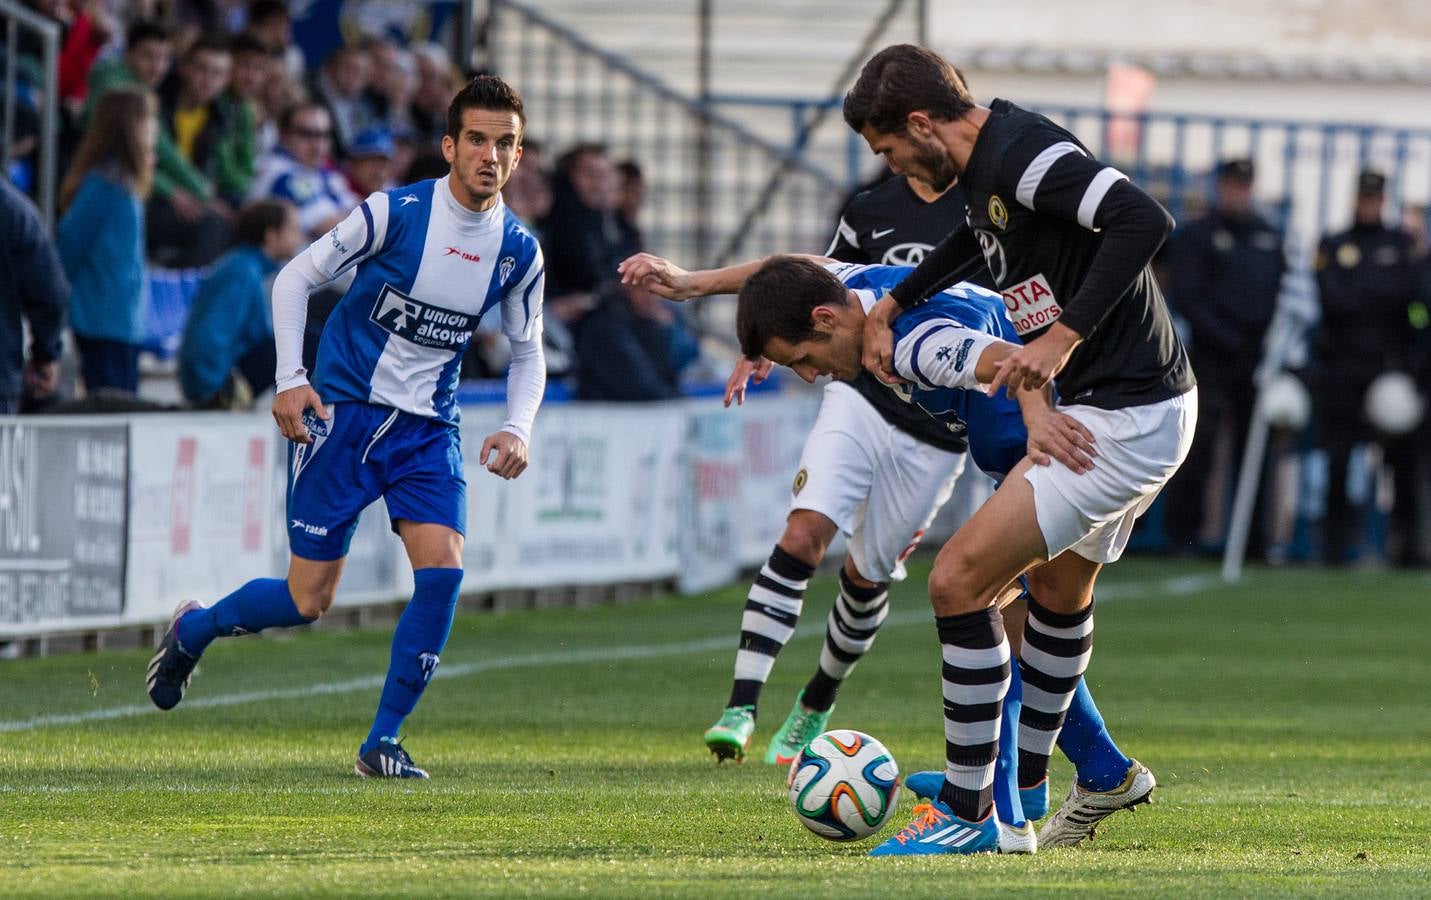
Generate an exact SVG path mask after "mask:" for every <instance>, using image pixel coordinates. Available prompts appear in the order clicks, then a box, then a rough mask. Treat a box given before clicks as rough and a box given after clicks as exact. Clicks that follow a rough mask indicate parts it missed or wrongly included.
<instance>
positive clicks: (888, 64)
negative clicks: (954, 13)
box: [844, 44, 974, 134]
mask: <svg viewBox="0 0 1431 900" xmlns="http://www.w3.org/2000/svg"><path fill="white" fill-rule="evenodd" d="M973 108H974V97H973V95H972V94H970V93H969V88H968V86H967V85H965V84H964V78H963V76H961V75H960V74H959V71H958V70H957V69H955V68H954V66H953V64H951V63H950V62H949V60H947V59H945V58H944V57H942V56H940V55H939V54H938V53H935V52H934V51H933V50H928V49H925V48H924V47H916V46H915V45H914V44H895V45H894V46H892V47H886V48H884V49H883V50H881V51H880V52H878V53H876V54H875V55H874V57H873V58H871V59H870V61H869V62H867V63H865V67H864V68H863V69H862V70H860V77H859V78H858V79H857V80H856V81H855V86H854V87H852V88H850V92H849V93H848V94H846V95H845V109H844V113H845V123H846V124H848V125H849V126H850V128H852V129H854V130H855V131H863V130H864V128H865V126H866V125H870V126H873V127H874V129H875V130H876V131H878V132H879V133H880V134H901V133H903V131H904V129H905V127H906V125H907V124H908V121H909V114H910V113H912V112H917V111H920V110H923V111H924V112H927V113H929V117H930V118H931V119H934V120H936V121H940V122H949V121H953V120H954V119H958V118H960V117H961V116H963V115H964V114H965V113H967V112H968V111H969V110H971V109H973Z"/></svg>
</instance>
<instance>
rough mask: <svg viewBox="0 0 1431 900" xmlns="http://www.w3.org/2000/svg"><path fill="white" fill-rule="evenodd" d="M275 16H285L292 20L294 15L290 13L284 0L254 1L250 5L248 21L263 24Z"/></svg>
mask: <svg viewBox="0 0 1431 900" xmlns="http://www.w3.org/2000/svg"><path fill="white" fill-rule="evenodd" d="M274 16H283V18H285V19H292V18H293V15H292V13H290V12H289V11H288V4H287V3H285V2H284V0H254V2H252V3H250V4H249V5H248V20H249V21H250V22H263V21H266V20H268V19H271V18H273V17H274Z"/></svg>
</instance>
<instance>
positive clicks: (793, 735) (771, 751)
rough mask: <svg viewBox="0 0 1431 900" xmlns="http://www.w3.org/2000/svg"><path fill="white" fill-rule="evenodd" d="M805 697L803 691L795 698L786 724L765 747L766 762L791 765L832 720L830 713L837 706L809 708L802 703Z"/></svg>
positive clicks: (786, 718)
mask: <svg viewBox="0 0 1431 900" xmlns="http://www.w3.org/2000/svg"><path fill="white" fill-rule="evenodd" d="M804 699H805V692H804V691H801V692H800V696H798V697H796V698H795V706H794V707H793V708H792V709H791V710H790V715H788V716H786V717H785V724H784V725H781V726H780V730H779V731H777V732H775V736H774V737H772V738H771V739H770V746H769V747H766V748H765V762H766V763H768V764H769V765H774V766H788V765H790V764H791V763H792V762H794V761H795V757H797V756H799V755H800V751H801V750H804V749H805V745H806V744H808V743H810V742H811V741H813V740H814V739H815V738H817V737H819V736H820V735H821V734H823V733H824V731H825V725H826V723H828V722H829V721H830V713H832V712H834V711H835V708H834V707H833V706H832V707H830V708H829V709H827V710H825V711H824V712H815V711H813V710H808V709H806V708H805V707H804V706H803V705H802V704H801V701H802V700H804Z"/></svg>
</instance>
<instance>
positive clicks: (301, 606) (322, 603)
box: [289, 587, 337, 622]
mask: <svg viewBox="0 0 1431 900" xmlns="http://www.w3.org/2000/svg"><path fill="white" fill-rule="evenodd" d="M289 592H290V593H292V594H293V606H294V607H295V608H296V609H297V610H298V614H299V615H300V616H302V617H303V618H305V619H307V620H308V621H310V622H316V621H318V619H320V618H322V616H323V614H324V613H325V612H327V611H328V607H330V606H332V605H333V598H334V596H335V595H336V593H337V592H336V591H325V592H312V591H307V592H302V593H300V592H297V591H294V590H293V589H292V588H291V587H290V588H289Z"/></svg>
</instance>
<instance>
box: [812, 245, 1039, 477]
mask: <svg viewBox="0 0 1431 900" xmlns="http://www.w3.org/2000/svg"><path fill="white" fill-rule="evenodd" d="M828 268H829V269H830V271H831V272H833V273H834V275H835V277H836V278H838V279H840V281H841V282H842V283H843V284H844V285H845V286H846V287H848V288H850V289H851V290H853V291H855V293H856V294H858V295H859V296H860V300H861V302H863V303H864V304H865V308H866V309H869V308H870V307H872V306H873V305H874V304H875V302H876V301H877V300H878V299H879V298H880V297H881V296H883V295H884V293H885V292H886V291H888V290H889V289H890V288H892V287H894V286H895V285H896V284H898V283H899V282H900V281H901V280H902V279H903V278H904V277H905V276H906V275H908V274H909V273H910V272H911V271H913V270H912V269H911V268H910V267H907V266H862V265H851V264H848V263H840V264H837V265H831V266H829V267H828ZM893 330H894V367H895V371H896V372H897V373H898V374H899V375H900V377H902V378H905V379H908V381H909V383H908V384H899V385H886V387H889V388H891V389H892V390H893V391H894V392H895V393H896V394H897V395H898V396H899V397H900V398H901V399H903V400H904V401H905V402H907V403H913V404H915V405H916V406H918V407H920V408H921V409H923V410H924V411H925V412H927V413H929V414H930V415H931V416H933V417H934V418H936V419H938V420H939V421H941V422H943V423H945V425H946V426H947V427H948V428H949V429H950V430H951V431H953V432H955V433H963V434H964V435H965V436H966V437H967V439H968V441H969V455H970V456H971V457H972V458H973V460H974V464H975V465H977V466H978V467H979V468H980V469H982V470H983V471H984V472H985V473H986V474H988V475H989V476H990V477H992V478H995V479H1002V478H1003V477H1004V476H1005V475H1007V474H1008V473H1009V470H1010V469H1012V468H1013V467H1014V466H1015V465H1016V464H1017V463H1018V461H1019V460H1020V459H1022V458H1023V457H1024V453H1025V451H1026V448H1027V445H1028V432H1027V431H1026V430H1025V428H1024V420H1023V415H1022V414H1021V413H1020V411H1019V405H1018V404H1017V403H1016V402H1014V401H1013V400H1010V399H1009V397H1008V395H1007V394H1006V393H1004V392H1002V391H1000V392H999V394H998V396H996V397H989V396H987V395H986V394H985V393H984V392H983V390H981V389H980V387H979V385H978V383H977V381H976V379H975V378H974V366H975V364H976V363H977V362H978V360H979V355H980V354H981V353H983V352H984V349H985V348H986V347H987V346H988V345H989V344H992V343H995V342H997V341H1004V342H1007V343H1010V344H1018V343H1019V336H1018V332H1016V331H1015V330H1014V326H1013V323H1012V322H1010V321H1009V316H1008V311H1007V309H1006V308H1005V305H1004V299H1003V297H1001V296H999V295H998V294H996V293H994V292H993V291H989V290H985V289H984V288H981V287H978V286H977V285H973V284H969V283H967V282H961V283H959V284H956V285H954V286H953V287H951V288H948V289H946V290H944V291H941V292H940V293H938V294H935V295H934V296H933V297H931V298H930V299H929V301H928V302H927V303H923V304H920V305H919V306H916V307H914V308H913V309H911V310H908V311H906V312H903V313H901V314H900V315H899V316H897V317H896V318H895V320H894V323H893Z"/></svg>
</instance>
